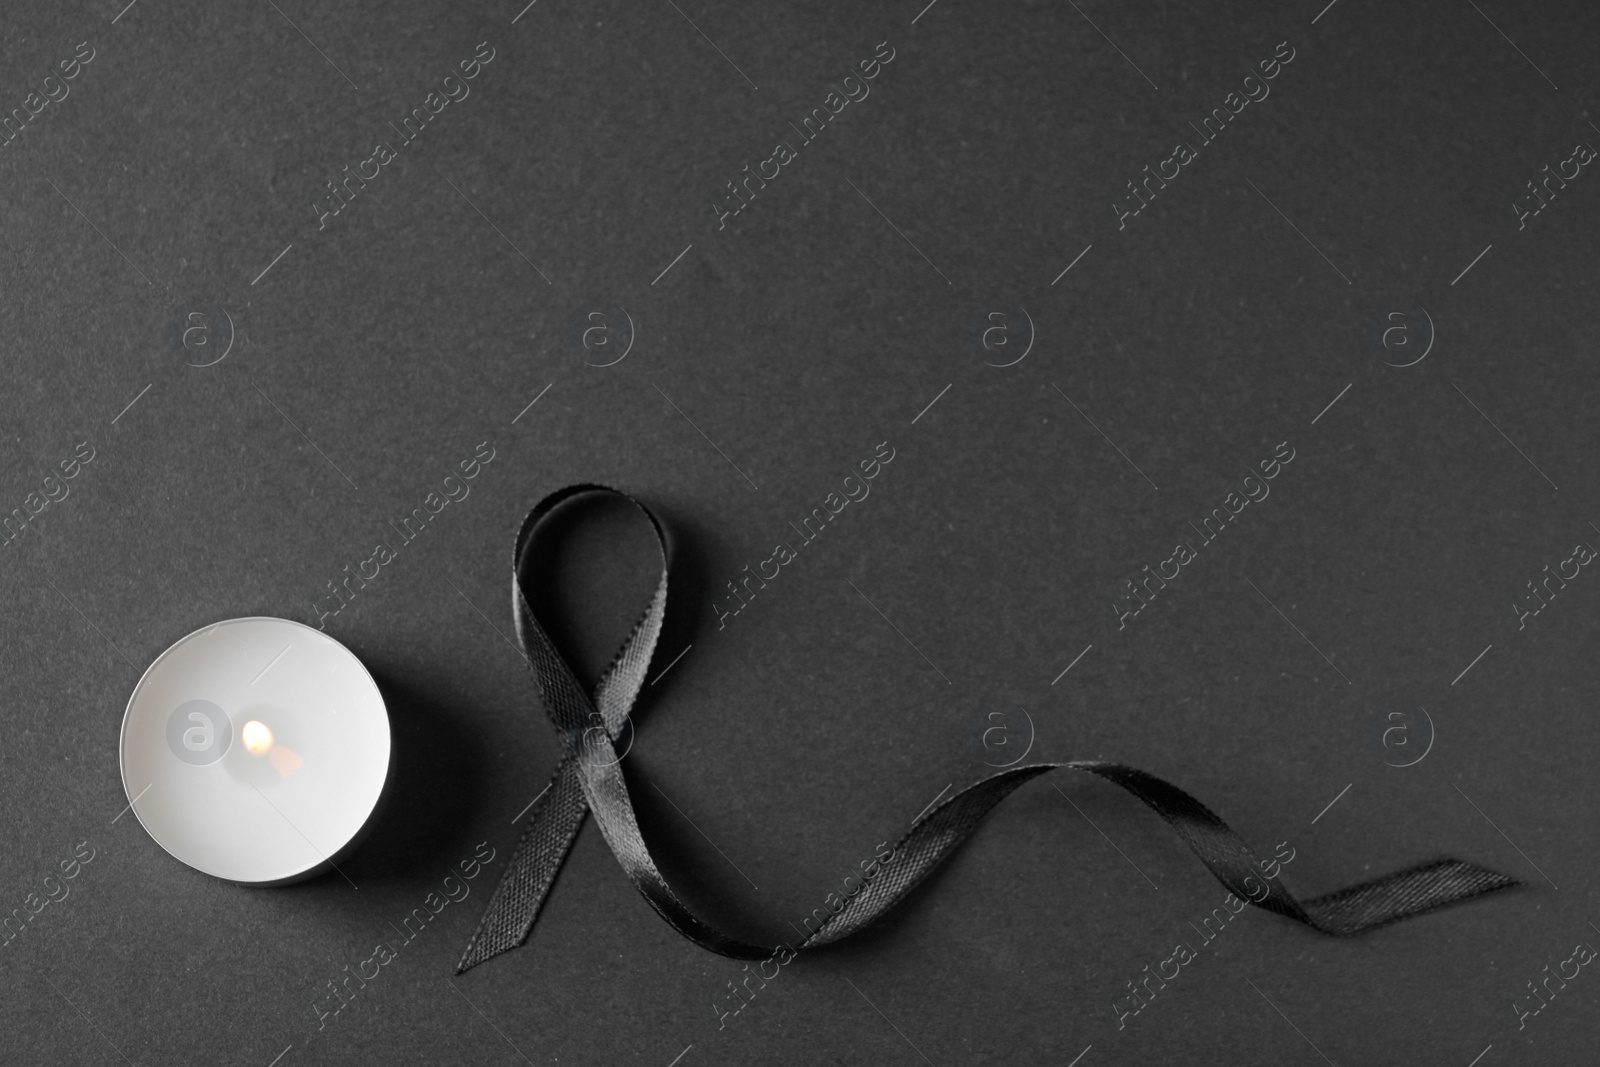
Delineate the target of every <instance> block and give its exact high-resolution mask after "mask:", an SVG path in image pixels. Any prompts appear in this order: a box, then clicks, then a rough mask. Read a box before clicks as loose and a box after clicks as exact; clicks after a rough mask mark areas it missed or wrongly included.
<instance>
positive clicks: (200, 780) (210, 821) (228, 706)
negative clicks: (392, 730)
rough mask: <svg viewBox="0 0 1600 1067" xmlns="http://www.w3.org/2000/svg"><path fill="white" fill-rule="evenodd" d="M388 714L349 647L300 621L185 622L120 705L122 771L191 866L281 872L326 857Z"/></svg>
mask: <svg viewBox="0 0 1600 1067" xmlns="http://www.w3.org/2000/svg"><path fill="white" fill-rule="evenodd" d="M389 751H390V739H389V716H388V713H387V711H386V710H385V708H384V704H383V696H382V695H381V694H380V693H379V692H378V687H377V684H376V683H375V682H373V680H372V676H371V675H370V674H368V673H367V670H366V668H365V667H363V666H362V665H361V661H360V660H358V659H357V658H356V657H355V654H354V653H352V652H351V651H350V650H349V649H347V648H345V647H344V646H343V645H341V644H339V642H337V641H335V640H334V639H333V638H331V637H329V636H328V635H327V634H325V633H322V632H321V631H320V630H315V629H312V628H311V627H309V626H306V625H304V624H303V623H298V622H292V621H290V620H288V619H274V618H266V617H255V618H247V619H229V620H228V621H226V622H219V623H216V624H215V625H212V626H207V627H205V628H203V629H200V630H196V631H195V632H194V633H192V634H190V635H189V636H187V637H185V638H183V639H182V640H180V641H178V642H177V643H176V644H174V645H173V646H172V647H171V648H169V649H167V650H166V651H165V652H163V653H161V655H159V656H157V657H156V660H155V662H154V663H152V664H151V665H150V667H149V669H148V670H146V671H145V673H144V677H142V678H140V679H139V684H138V685H136V686H135V687H134V690H133V695H132V696H131V697H130V698H129V699H128V710H127V712H126V713H125V714H124V715H123V718H122V742H121V763H122V785H123V788H124V789H125V790H126V791H127V794H128V800H129V803H130V804H131V805H132V807H133V811H134V813H135V814H136V815H137V816H138V818H139V822H140V823H141V824H143V826H144V828H145V830H146V831H147V832H149V834H150V836H151V837H153V838H155V840H156V843H157V844H159V845H160V846H161V847H162V848H164V849H166V850H167V851H168V852H169V853H171V854H172V855H173V856H175V857H176V858H178V859H179V860H182V861H183V862H184V863H187V864H188V865H189V866H191V867H193V868H194V869H196V870H198V871H203V872H204V873H206V874H209V875H213V876H215V877H217V878H221V879H224V880H225V881H229V882H236V883H239V884H241V885H253V886H268V885H284V884H287V883H290V882H298V881H301V880H303V879H306V878H310V877H312V876H314V875H316V874H319V873H321V872H322V871H324V870H327V869H328V868H330V867H332V866H333V865H334V864H335V862H336V861H337V859H338V858H339V855H340V854H341V853H343V852H345V851H347V850H348V849H349V848H350V847H351V846H353V845H354V844H355V842H356V840H357V838H358V836H359V835H360V833H361V831H362V829H363V827H365V826H366V824H367V822H368V820H369V818H370V817H371V815H372V813H373V809H374V808H375V807H376V806H377V803H378V799H379V797H380V796H381V795H382V793H383V787H384V783H385V781H386V780H387V779H388V775H389Z"/></svg>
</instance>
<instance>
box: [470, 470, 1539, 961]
mask: <svg viewBox="0 0 1600 1067" xmlns="http://www.w3.org/2000/svg"><path fill="white" fill-rule="evenodd" d="M588 494H603V495H609V496H612V497H616V498H620V499H622V500H625V501H627V502H628V503H630V504H632V505H633V506H634V507H635V508H637V509H638V510H639V511H640V512H641V513H642V514H643V515H644V517H645V518H647V519H648V520H649V521H650V524H651V526H652V527H653V528H654V529H655V535H656V543H657V546H658V548H659V550H660V556H661V576H660V579H659V581H658V582H657V584H656V591H655V594H654V595H653V596H652V597H651V600H650V606H649V607H648V608H647V609H646V610H645V612H644V615H643V616H642V617H641V618H640V620H639V622H638V623H637V624H636V625H635V626H634V629H633V632H632V633H631V634H630V635H629V636H628V638H627V640H625V641H624V642H623V643H622V647H621V649H620V650H619V651H618V653H617V655H616V658H615V660H614V661H613V662H612V664H611V666H610V668H608V669H607V671H606V672H605V674H604V675H603V676H602V677H601V679H600V681H599V682H598V684H597V685H596V686H595V690H594V692H593V694H590V693H588V692H586V691H585V690H584V688H583V687H582V685H580V684H579V682H578V680H577V678H576V676H575V675H574V674H573V672H572V669H571V667H569V666H568V665H567V662H566V660H565V659H563V658H562V656H561V653H560V652H559V651H557V649H556V647H555V645H554V644H553V643H552V642H551V640H550V636H549V635H548V634H547V633H546V632H545V630H544V628H543V627H542V626H541V625H540V623H539V620H538V618H537V616H536V615H535V613H534V610H533V608H532V605H531V603H530V600H531V597H530V592H531V591H530V590H529V589H527V588H525V587H524V585H523V579H522V569H523V563H524V557H525V555H526V553H527V550H528V547H529V544H530V542H531V541H532V537H533V533H534V530H535V528H536V527H538V526H539V524H540V523H541V522H542V521H544V520H545V519H546V518H547V517H549V515H550V514H551V513H552V512H553V511H555V509H556V508H557V507H558V506H559V505H561V504H563V503H565V502H567V501H569V500H572V499H573V498H575V497H578V496H583V495H588ZM666 606H667V547H666V538H665V534H664V533H663V532H662V529H661V524H660V522H659V521H657V519H656V517H655V516H654V515H653V514H651V512H650V510H649V509H648V508H646V507H645V506H644V505H643V504H641V503H639V502H638V501H637V500H635V499H633V497H631V496H628V495H627V494H625V493H621V492H618V491H617V490H615V489H610V488H607V487H605V486H599V485H572V486H568V487H566V488H565V489H560V490H557V491H556V492H554V493H552V494H550V495H549V496H547V497H545V498H544V499H543V500H541V501H540V502H539V503H538V504H537V505H536V506H535V507H534V509H533V510H532V511H530V512H529V513H528V517H527V518H526V519H524V520H523V523H522V528H521V530H520V531H519V533H518V534H517V541H516V548H515V553H514V555H513V558H512V611H513V614H514V616H515V619H516V628H517V641H518V643H519V644H520V645H521V647H522V651H523V654H524V655H525V656H526V657H527V660H528V663H529V665H530V666H531V667H532V669H533V681H534V685H535V687H536V688H537V689H538V692H539V699H540V702H541V703H542V704H543V705H544V708H545V712H546V714H547V715H548V716H549V719H550V722H551V724H552V725H553V726H554V727H555V729H556V732H557V733H558V734H559V735H560V736H561V738H562V741H563V746H564V755H563V756H562V758H561V761H560V762H559V763H558V764H557V765H556V769H555V774H554V775H553V776H552V777H551V780H550V785H549V787H548V788H547V789H546V790H545V792H544V793H543V794H541V796H540V798H539V799H538V800H537V801H536V802H535V804H534V807H533V811H532V816H531V818H530V819H529V820H528V826H527V828H526V829H525V830H524V832H523V835H522V840H521V841H520V842H519V843H518V845H517V850H516V853H515V854H514V855H513V856H512V858H511V862H510V864H509V865H508V866H507V868H506V871H505V873H504V874H503V875H502V876H501V879H500V884H499V885H498V886H496V887H495V891H494V896H493V897H492V898H491V899H490V901H489V906H488V909H487V911H486V912H485V914H484V917H483V919H482V921H481V922H480V923H479V925H478V929H477V931H476V932H475V933H474V934H473V936H472V940H471V941H470V942H469V943H468V945H467V949H466V952H465V953H464V954H463V956H462V958H461V962H460V963H458V964H457V965H456V973H458V974H460V973H461V972H463V971H466V970H467V969H468V968H471V967H474V966H476V965H477V964H479V963H482V962H483V961H485V960H487V959H491V958H493V957H494V956H497V955H499V954H500V953H502V952H506V951H509V950H510V949H513V948H516V947H517V946H518V945H520V944H522V943H523V942H524V941H525V940H527V937H528V934H529V932H530V931H531V930H532V929H533V923H534V920H535V919H536V918H537V917H538V914H539V909H540V907H541V905H542V904H543V903H544V899H545V896H546V895H547V894H548V893H549V891H550V887H551V885H552V884H553V883H554V881H555V878H556V875H557V874H558V873H559V872H560V870H561V865H562V863H563V862H565V860H566V857H567V853H568V851H569V850H570V849H571V848H572V844H573V841H574V840H576V838H577V836H578V831H579V830H580V829H581V828H582V827H583V822H584V819H585V817H586V816H588V815H589V814H590V813H593V815H594V816H595V821H596V822H597V823H599V826H600V832H601V834H602V835H603V836H604V837H605V840H606V844H608V845H609V846H610V847H611V852H612V854H613V855H615V856H616V858H617V862H618V863H619V864H621V865H622V869H623V872H624V873H626V874H627V876H628V878H629V880H630V881H632V882H633V884H634V886H635V887H637V888H638V890H639V892H640V893H642V894H643V895H644V898H645V900H646V901H647V902H648V903H649V904H650V906H651V907H652V908H654V909H655V910H656V912H657V913H658V914H659V915H660V916H661V917H662V918H663V919H665V920H666V921H667V922H668V923H669V924H670V925H671V926H672V927H673V928H674V929H675V930H677V931H678V932H679V933H680V934H682V935H683V936H684V937H687V938H688V939H689V940H691V941H693V942H694V943H695V944H697V945H699V946H701V947H702V948H706V949H710V950H711V951H712V952H716V953H720V954H721V955H724V956H731V957H733V958H734V959H745V960H757V959H766V958H768V957H771V956H773V955H774V954H775V953H776V952H777V951H778V950H777V949H776V948H775V947H773V946H768V945H757V944H753V943H750V942H747V941H743V940H740V939H739V938H736V937H732V936H730V935H728V934H726V933H724V932H723V931H721V930H719V929H717V928H716V927H715V926H713V925H711V924H710V923H709V922H707V921H706V920H704V919H702V918H701V917H700V916H699V915H697V914H695V913H694V912H693V911H692V910H690V908H689V907H688V905H686V904H685V903H684V902H683V901H682V900H680V899H679V897H678V895H677V894H676V893H674V892H673V890H672V887H671V886H670V885H668V884H667V880H666V878H665V877H663V875H662V874H661V872H660V871H659V870H658V869H657V868H656V864H655V861H654V860H653V859H652V858H651V855H650V849H649V847H648V846H647V845H646V844H645V842H644V837H643V835H642V834H641V833H640V832H639V824H638V822H637V821H636V819H635V818H634V810H633V804H632V802H631V801H630V800H629V797H628V787H627V783H626V782H625V781H624V779H623V775H622V768H621V765H620V757H619V756H618V755H617V753H616V750H615V749H614V748H613V747H612V745H613V741H614V740H615V739H616V737H617V734H618V732H619V731H620V730H621V729H622V727H623V724H624V722H625V721H626V720H627V718H628V714H629V712H630V711H631V710H632V708H633V704H634V701H635V700H636V699H637V698H638V696H639V689H640V687H641V686H642V685H643V684H644V681H645V675H646V671H647V669H648V667H649V664H650V657H651V655H652V654H653V653H654V651H655V647H656V640H657V638H658V637H659V636H660V634H661V623H662V619H663V617H664V616H665V614H666ZM600 723H604V728H603V729H601V728H600V726H599V724H600ZM1058 769H1066V770H1075V771H1087V772H1089V773H1090V774H1094V775H1097V776H1099V777H1101V778H1103V779H1105V780H1106V781H1108V782H1114V783H1115V784H1117V785H1119V786H1121V787H1122V788H1123V789H1125V790H1127V791H1128V792H1130V793H1132V794H1133V795H1134V796H1136V797H1138V798H1139V799H1140V800H1142V801H1144V802H1145V803H1146V804H1148V805H1149V806H1150V807H1151V808H1152V809H1154V810H1155V812H1156V814H1157V815H1159V816H1161V818H1162V819H1164V820H1166V823H1167V825H1168V826H1170V827H1172V829H1173V830H1174V831H1175V832H1176V833H1177V834H1178V836H1179V837H1181V838H1183V840H1184V843H1185V844H1187V845H1188V846H1189V848H1190V849H1191V850H1192V851H1193V852H1194V854H1195V855H1196V856H1197V857H1199V859H1200V862H1201V863H1204V864H1205V865H1206V868H1207V869H1208V870H1210V871H1211V873H1212V874H1213V875H1215V876H1216V878H1217V881H1219V882H1221V883H1222V884H1223V885H1224V886H1225V887H1227V889H1228V890H1229V891H1230V892H1232V893H1234V894H1235V895H1237V896H1239V897H1241V898H1242V899H1244V900H1246V901H1248V902H1249V903H1251V904H1254V905H1255V906H1256V907H1259V908H1265V909H1266V910H1267V911H1271V912H1276V913H1277V914H1279V915H1282V916H1285V917H1287V918H1290V919H1293V920H1294V921H1296V922H1300V923H1304V924H1305V925H1307V926H1309V927H1311V928H1312V929H1314V930H1318V931H1320V932H1322V933H1324V934H1329V935H1333V936H1337V937H1348V936H1351V935H1354V934H1360V933H1364V932H1366V931H1368V930H1371V929H1374V928H1376V927H1379V926H1384V925H1386V924H1388V923H1392V922H1399V921H1400V920H1402V919H1408V918H1410V917H1412V916H1414V915H1421V914H1423V913H1424V912H1429V911H1433V910H1435V909H1438V908H1442V907H1446V906H1448V905H1451V904H1456V903H1459V902H1461V901H1464V900H1469V899H1471V898H1473V897H1477V896H1482V895H1484V894H1486V893H1492V892H1495V891H1497V890H1502V889H1509V888H1511V887H1513V886H1517V885H1521V884H1522V883H1521V882H1520V881H1519V880H1518V879H1516V878H1512V877H1509V876H1507V875H1504V874H1500V873H1498V872H1496V871H1491V870H1488V869H1486V868H1483V867H1479V866H1477V865H1476V864H1472V863H1466V862H1463V861H1461V860H1454V859H1441V860H1435V861H1433V862H1431V863H1424V864H1420V865H1418V866H1415V867H1411V868H1408V869H1406V870H1403V871H1397V872H1395V873H1393V874H1388V875H1385V876H1383V877H1381V878H1375V879H1373V880H1372V881H1368V882H1362V883H1360V884H1359V885H1353V886H1350V887H1348V888H1345V889H1340V890H1337V891H1336V892H1333V893H1329V894H1326V895H1325V896H1320V897H1316V898H1314V899H1311V900H1304V901H1302V900H1299V899H1297V898H1296V897H1295V896H1294V895H1293V894H1291V893H1290V892H1289V891H1288V890H1287V889H1285V888H1284V887H1283V886H1282V885H1281V884H1280V883H1279V882H1278V881H1277V880H1275V879H1270V880H1268V881H1267V882H1263V881H1262V880H1261V879H1260V878H1258V877H1257V876H1256V872H1257V871H1258V870H1264V869H1266V866H1267V865H1266V864H1262V863H1261V862H1260V861H1259V860H1258V859H1257V858H1256V855H1255V853H1254V852H1253V851H1251V849H1250V847H1249V846H1248V845H1247V844H1245V842H1244V840H1243V839H1242V838H1241V837H1239V835H1238V834H1236V833H1234V831H1233V830H1232V828H1230V827H1229V826H1228V824H1227V823H1225V822H1223V821H1222V820H1221V819H1220V818H1218V817H1217V816H1216V815H1214V814H1213V813H1212V812H1211V810H1210V809H1209V808H1207V807H1206V806H1205V805H1204V804H1202V803H1200V802H1199V801H1198V800H1196V799H1195V798H1194V797H1192V796H1190V795H1189V794H1188V793H1185V792H1184V791H1183V790H1181V789H1179V788H1178V787H1177V786H1175V785H1172V784H1170V783H1168V782H1165V781H1163V780H1162V779H1160V778H1157V777H1156V776H1154V775H1152V774H1147V773H1145V772H1144V771H1141V770H1139V769H1137V768H1135V767H1129V766H1125V765H1123V764H1120V763H1107V762H1103V761H1100V760H1073V761H1070V762H1066V763H1031V764H1022V765H1019V766H1015V767H1010V768H1007V769H1006V770H1003V771H1001V772H999V773H998V774H994V775H991V776H990V777H988V778H985V779H983V780H982V781H979V782H976V783H974V784H973V785H970V786H967V787H966V788H965V789H962V790H960V791H959V792H957V793H954V794H952V795H951V796H949V797H948V798H946V799H945V800H944V801H942V802H941V803H938V804H935V805H934V806H933V807H932V808H930V809H929V810H927V811H925V812H924V813H923V814H922V815H920V816H918V818H917V820H916V821H915V822H913V823H912V824H911V828H910V829H909V830H907V831H906V833H905V835H904V836H903V837H901V838H900V840H899V842H898V843H897V844H896V845H895V848H894V851H893V852H892V853H891V854H890V858H889V859H888V860H887V861H885V862H884V864H883V866H882V867H881V868H880V870H879V872H878V873H877V875H876V876H874V877H872V878H870V879H869V880H865V881H864V884H863V885H862V886H861V888H860V891H859V892H857V893H856V894H855V895H854V896H852V897H850V898H849V900H848V902H846V903H845V904H844V906H843V907H842V908H840V909H839V910H837V911H834V912H833V913H832V914H831V916H829V917H828V918H827V919H826V920H824V921H823V922H822V924H821V925H820V926H819V927H818V929H816V930H815V931H813V932H811V933H810V936H808V937H806V938H805V940H804V941H802V942H801V943H800V945H799V946H798V949H791V951H798V950H799V949H806V948H814V947H816V946H819V945H825V944H828V943H830V942H834V941H840V940H843V939H844V938H846V937H849V936H851V935H852V934H855V933H857V932H858V931H860V930H863V929H865V928H866V927H868V926H870V925H872V923H874V922H876V921H877V920H878V919H880V918H882V917H883V916H884V915H886V914H888V913H889V912H890V911H892V910H893V909H894V908H895V907H896V906H898V905H899V904H900V902H901V901H902V900H904V899H905V897H906V896H907V895H909V894H910V893H911V891H912V890H913V889H915V888H916V886H917V885H918V883H920V882H921V881H922V880H923V879H924V878H926V877H928V875H930V874H931V873H933V871H934V870H935V869H936V868H938V866H939V865H940V864H941V863H943V862H944V861H945V859H947V858H948V857H949V856H950V855H951V854H952V853H953V852H955V850H956V849H957V848H959V847H960V846H961V843H962V842H963V841H965V840H966V838H967V836H968V835H969V834H971V833H972V832H973V830H975V829H976V828H977V826H978V824H979V823H980V822H982V821H983V818H984V816H985V815H987V814H988V813H989V811H990V809H992V808H993V807H994V806H995V805H996V804H998V803H1000V801H1002V800H1004V799H1005V798H1006V797H1007V796H1009V795H1010V794H1011V793H1012V792H1013V791H1014V790H1016V789H1017V788H1019V787H1020V786H1022V785H1024V784H1026V783H1027V782H1030V781H1032V780H1033V779H1034V778H1037V777H1038V776H1040V775H1042V774H1046V773H1048V772H1050V771H1053V770H1058ZM1251 883H1254V885H1255V887H1256V888H1255V889H1254V890H1252V888H1251ZM1263 886H1265V887H1266V890H1267V891H1266V892H1265V893H1264V894H1262V893H1261V892H1260V890H1261V888H1262V887H1263Z"/></svg>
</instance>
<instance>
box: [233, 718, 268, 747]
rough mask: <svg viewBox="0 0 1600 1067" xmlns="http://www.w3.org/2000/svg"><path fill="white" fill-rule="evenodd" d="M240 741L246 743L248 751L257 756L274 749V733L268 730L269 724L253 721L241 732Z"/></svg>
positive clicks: (246, 724)
mask: <svg viewBox="0 0 1600 1067" xmlns="http://www.w3.org/2000/svg"><path fill="white" fill-rule="evenodd" d="M239 739H240V740H241V741H243V742H244V747H245V749H246V750H247V751H249V752H253V753H254V754H256V755H257V756H259V755H261V754H262V753H263V752H266V751H267V750H268V749H270V748H272V731H271V730H269V729H267V724H266V723H264V722H258V721H256V720H255V719H251V720H250V721H249V722H247V723H245V724H244V726H243V727H242V728H241V729H240V730H239Z"/></svg>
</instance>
